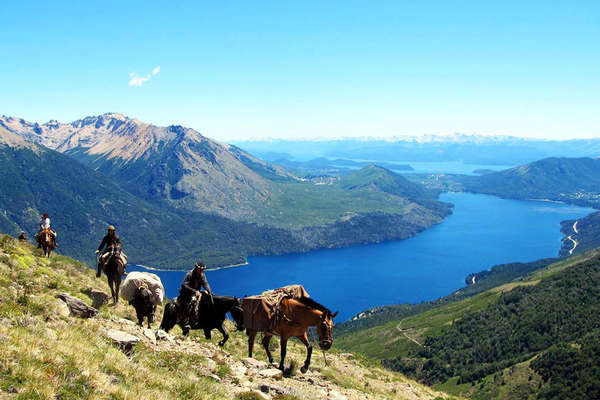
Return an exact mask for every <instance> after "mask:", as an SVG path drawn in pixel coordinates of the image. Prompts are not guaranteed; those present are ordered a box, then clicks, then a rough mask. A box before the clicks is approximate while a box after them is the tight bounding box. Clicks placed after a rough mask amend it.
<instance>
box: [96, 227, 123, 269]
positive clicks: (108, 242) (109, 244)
mask: <svg viewBox="0 0 600 400" xmlns="http://www.w3.org/2000/svg"><path fill="white" fill-rule="evenodd" d="M120 245H121V240H120V239H119V235H117V233H116V232H115V227H114V226H112V225H110V226H109V227H108V232H107V233H106V235H104V238H103V239H102V242H101V243H100V246H99V247H98V250H96V254H98V253H100V252H101V251H102V248H103V247H104V246H106V247H105V248H104V252H103V253H102V255H101V256H100V260H102V259H103V258H104V255H105V254H106V253H110V252H111V251H113V249H115V247H116V246H120ZM101 264H102V262H99V263H98V272H96V277H99V276H100V275H101V272H102V267H101Z"/></svg>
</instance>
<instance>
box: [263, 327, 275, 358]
mask: <svg viewBox="0 0 600 400" xmlns="http://www.w3.org/2000/svg"><path fill="white" fill-rule="evenodd" d="M271 337H272V335H270V334H268V333H266V332H265V336H264V337H263V339H262V341H261V343H262V345H263V347H264V348H265V351H266V352H267V358H268V359H269V364H273V356H272V355H271V351H270V350H269V342H270V341H271Z"/></svg>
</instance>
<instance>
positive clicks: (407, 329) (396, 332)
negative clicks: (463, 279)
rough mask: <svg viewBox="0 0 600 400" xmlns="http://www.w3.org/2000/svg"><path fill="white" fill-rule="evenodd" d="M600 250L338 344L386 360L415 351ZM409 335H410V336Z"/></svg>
mask: <svg viewBox="0 0 600 400" xmlns="http://www.w3.org/2000/svg"><path fill="white" fill-rule="evenodd" d="M598 253H600V250H592V251H589V252H587V253H585V254H581V255H576V256H573V257H570V258H568V259H565V260H561V261H559V262H557V263H554V264H551V265H549V266H547V267H545V268H542V269H540V270H538V271H535V272H533V273H531V274H530V275H529V276H527V277H525V278H523V279H522V280H519V281H515V282H511V283H507V284H504V285H500V286H497V287H495V288H492V289H490V290H488V291H485V292H482V293H480V294H477V295H475V296H473V297H469V298H466V299H463V300H459V301H456V302H452V303H447V304H444V305H441V306H438V307H435V308H433V309H430V310H428V311H425V312H422V313H419V314H416V315H413V316H410V317H406V318H403V319H400V320H395V321H391V322H388V323H386V324H383V325H379V326H376V327H373V328H368V329H364V330H360V331H358V332H353V333H350V334H345V335H342V336H340V337H339V338H336V343H335V347H336V348H338V349H341V350H344V351H353V352H357V353H360V354H363V355H365V356H367V357H370V358H373V359H376V360H383V359H391V358H396V357H400V356H409V355H410V354H415V353H416V352H417V351H418V349H419V345H417V344H416V343H415V342H414V341H412V340H410V339H409V337H410V338H412V339H414V340H416V341H417V342H419V343H423V341H424V340H425V338H427V337H428V336H437V335H439V334H441V333H442V331H443V329H444V327H447V326H449V325H451V324H452V322H453V321H455V320H458V319H460V318H461V317H462V316H463V315H464V314H465V313H467V312H469V313H474V312H478V311H482V310H484V309H485V308H487V307H488V306H489V305H490V304H493V303H495V302H496V301H497V300H498V298H499V297H500V295H501V294H502V293H503V292H507V291H510V290H512V289H514V288H515V287H519V286H530V285H536V284H537V283H538V282H539V281H540V280H541V279H543V278H548V277H550V276H552V275H554V274H557V273H559V272H561V271H564V270H565V269H567V268H569V267H571V266H573V265H575V264H578V263H580V262H582V261H585V260H589V259H591V258H593V257H594V256H596V255H597V254H598ZM407 336H408V337H407Z"/></svg>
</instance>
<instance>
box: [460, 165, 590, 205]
mask: <svg viewBox="0 0 600 400" xmlns="http://www.w3.org/2000/svg"><path fill="white" fill-rule="evenodd" d="M461 181H462V182H463V185H464V190H466V191H470V192H475V193H485V194H492V195H495V196H500V197H505V198H511V199H547V200H554V201H562V202H565V203H569V204H576V205H580V206H587V207H597V208H598V207H600V159H597V158H587V157H584V158H565V157H560V158H558V157H557V158H545V159H542V160H539V161H535V162H532V163H529V164H525V165H521V166H518V167H515V168H511V169H507V170H504V171H500V172H494V173H490V174H485V175H482V176H475V177H463V178H462V179H461Z"/></svg>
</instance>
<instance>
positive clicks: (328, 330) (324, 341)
mask: <svg viewBox="0 0 600 400" xmlns="http://www.w3.org/2000/svg"><path fill="white" fill-rule="evenodd" d="M336 315H338V312H337V311H336V312H335V313H333V314H332V313H331V311H329V310H327V311H325V312H323V314H322V315H321V319H320V320H319V324H318V325H317V334H318V335H319V347H320V348H321V349H322V350H329V348H330V347H331V345H332V344H333V319H334V318H335V316H336Z"/></svg>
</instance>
